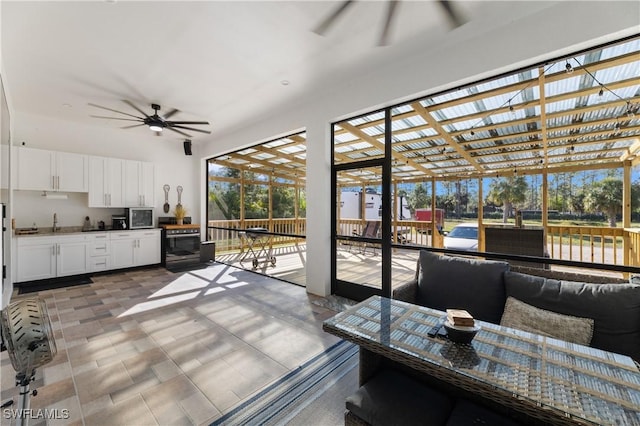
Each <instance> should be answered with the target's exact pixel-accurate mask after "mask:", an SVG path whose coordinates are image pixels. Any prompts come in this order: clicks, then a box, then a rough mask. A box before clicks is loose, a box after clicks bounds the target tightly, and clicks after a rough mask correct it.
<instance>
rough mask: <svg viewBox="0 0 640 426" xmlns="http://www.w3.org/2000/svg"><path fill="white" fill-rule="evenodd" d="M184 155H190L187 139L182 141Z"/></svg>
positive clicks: (189, 144)
mask: <svg viewBox="0 0 640 426" xmlns="http://www.w3.org/2000/svg"><path fill="white" fill-rule="evenodd" d="M183 144H184V155H191V141H190V140H189V139H187V140H185V141H184V143H183Z"/></svg>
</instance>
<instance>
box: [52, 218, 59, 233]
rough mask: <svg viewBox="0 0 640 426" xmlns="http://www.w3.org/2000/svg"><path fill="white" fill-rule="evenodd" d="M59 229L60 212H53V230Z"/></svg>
mask: <svg viewBox="0 0 640 426" xmlns="http://www.w3.org/2000/svg"><path fill="white" fill-rule="evenodd" d="M57 231H58V213H54V214H53V232H57Z"/></svg>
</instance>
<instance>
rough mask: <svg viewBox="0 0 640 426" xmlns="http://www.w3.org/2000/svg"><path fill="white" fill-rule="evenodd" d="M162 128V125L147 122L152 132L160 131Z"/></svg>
mask: <svg viewBox="0 0 640 426" xmlns="http://www.w3.org/2000/svg"><path fill="white" fill-rule="evenodd" d="M162 129H163V128H162V126H160V125H159V124H149V130H151V131H152V132H161V131H162Z"/></svg>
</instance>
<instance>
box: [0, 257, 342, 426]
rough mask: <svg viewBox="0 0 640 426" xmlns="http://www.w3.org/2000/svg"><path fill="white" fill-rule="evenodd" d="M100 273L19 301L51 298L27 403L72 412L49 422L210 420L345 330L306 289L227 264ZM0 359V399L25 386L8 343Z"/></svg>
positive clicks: (178, 422)
mask: <svg viewBox="0 0 640 426" xmlns="http://www.w3.org/2000/svg"><path fill="white" fill-rule="evenodd" d="M93 281H94V283H93V284H89V285H82V286H76V287H68V288H64V289H57V290H49V291H44V292H40V293H33V294H27V295H24V296H16V299H14V300H17V298H21V297H32V296H34V295H37V296H38V297H41V298H43V299H44V300H46V303H47V306H48V309H49V315H50V317H51V322H52V326H53V329H54V330H55V340H56V344H57V346H58V354H57V356H56V357H55V358H54V360H53V361H52V362H51V363H49V364H47V365H45V366H42V367H40V368H39V369H38V370H37V374H36V380H35V382H34V383H33V385H32V389H34V388H36V389H37V390H38V395H37V396H35V397H31V398H30V401H31V408H32V409H33V410H38V409H44V408H47V409H48V410H57V413H58V417H65V415H63V413H64V412H63V411H62V410H63V409H66V410H68V411H67V413H68V418H67V419H57V420H49V421H47V422H46V424H50V425H57V424H65V425H66V424H70V425H157V424H164V425H206V424H209V423H210V422H212V421H214V420H215V419H216V418H218V417H220V416H221V415H223V414H224V413H226V412H228V411H230V410H231V409H232V408H233V407H234V406H235V405H237V404H238V403H239V402H241V401H243V400H244V399H246V398H247V397H249V396H250V395H252V394H254V393H255V392H257V391H259V390H260V389H261V388H263V387H264V386H266V385H268V384H269V383H271V382H273V381H274V380H276V379H277V378H279V377H281V376H283V375H284V374H286V373H287V372H289V371H291V370H293V369H295V368H296V367H298V366H299V365H300V364H302V363H304V362H305V361H306V360H308V359H310V358H312V357H313V356H314V355H316V354H317V353H319V352H321V351H323V350H325V349H326V348H328V347H330V346H331V345H333V344H334V343H336V342H337V340H338V339H337V338H336V337H334V336H331V335H329V334H327V333H324V332H323V331H322V329H321V324H322V321H323V320H324V319H326V318H328V317H330V316H332V315H334V314H335V312H334V311H332V310H330V309H327V308H325V307H321V306H318V305H317V304H314V303H311V302H312V300H314V299H317V298H316V296H313V295H309V294H307V293H306V291H305V289H304V288H303V287H299V286H296V285H293V284H288V283H285V282H282V281H278V280H275V279H272V278H268V277H265V276H261V275H258V274H255V273H252V272H249V271H243V270H239V269H237V268H234V267H231V266H227V265H222V264H214V265H212V266H210V267H209V268H206V269H201V270H197V271H191V272H184V273H177V274H173V273H171V272H168V271H167V270H166V269H164V268H155V267H154V268H145V269H139V270H134V271H127V272H121V273H115V274H109V275H99V276H94V277H93ZM0 361H1V364H0V373H1V377H0V380H1V400H2V401H3V402H4V401H6V400H8V399H10V398H12V397H15V396H16V395H17V393H18V388H17V387H16V386H15V382H14V378H15V372H14V370H13V368H12V367H11V363H10V361H9V358H8V355H7V352H6V351H5V352H3V353H2V356H1V357H0ZM11 408H14V409H16V408H17V397H16V398H14V405H13V406H12V407H11ZM54 412H55V411H54ZM34 413H36V411H34ZM5 416H6V412H3V415H2V417H3V418H2V421H0V423H2V424H8V423H6V422H7V419H6V417H5ZM12 423H13V422H12ZM29 424H30V425H31V426H34V425H43V424H45V421H43V420H41V419H35V420H30V422H29Z"/></svg>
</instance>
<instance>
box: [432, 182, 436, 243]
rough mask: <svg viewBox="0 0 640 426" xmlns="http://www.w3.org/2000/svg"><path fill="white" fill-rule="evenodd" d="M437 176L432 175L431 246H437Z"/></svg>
mask: <svg viewBox="0 0 640 426" xmlns="http://www.w3.org/2000/svg"><path fill="white" fill-rule="evenodd" d="M436 232H437V229H436V177H435V176H432V177H431V247H436Z"/></svg>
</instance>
